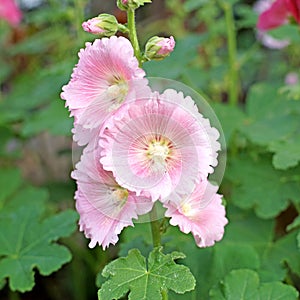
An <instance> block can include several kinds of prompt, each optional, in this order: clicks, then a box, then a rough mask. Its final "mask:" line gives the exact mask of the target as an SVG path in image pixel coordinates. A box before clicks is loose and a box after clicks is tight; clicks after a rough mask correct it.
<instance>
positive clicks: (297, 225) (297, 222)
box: [286, 216, 300, 231]
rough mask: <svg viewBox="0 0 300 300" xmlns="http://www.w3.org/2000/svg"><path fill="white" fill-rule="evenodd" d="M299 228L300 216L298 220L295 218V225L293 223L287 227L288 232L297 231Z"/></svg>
mask: <svg viewBox="0 0 300 300" xmlns="http://www.w3.org/2000/svg"><path fill="white" fill-rule="evenodd" d="M297 227H300V216H298V217H297V218H295V220H294V221H293V223H291V224H290V225H288V226H287V228H286V229H287V230H288V231H290V230H292V229H295V228H297Z"/></svg>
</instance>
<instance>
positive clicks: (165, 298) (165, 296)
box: [161, 290, 168, 300]
mask: <svg viewBox="0 0 300 300" xmlns="http://www.w3.org/2000/svg"><path fill="white" fill-rule="evenodd" d="M161 295H162V300H168V290H162V291H161Z"/></svg>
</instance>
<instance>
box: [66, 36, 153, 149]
mask: <svg viewBox="0 0 300 300" xmlns="http://www.w3.org/2000/svg"><path fill="white" fill-rule="evenodd" d="M144 76H145V72H144V71H143V70H142V69H141V68H139V66H138V61H137V59H136V58H135V56H134V51H133V48H132V45H131V43H130V42H129V41H128V40H127V39H126V38H124V37H115V36H113V37H111V38H103V39H101V40H99V39H97V40H95V41H94V43H93V44H92V43H86V48H85V49H81V50H80V52H79V61H78V64H77V66H76V67H75V68H74V70H73V74H72V76H71V80H70V82H69V83H68V84H67V85H65V86H64V87H63V92H62V93H61V98H62V99H64V100H66V106H68V107H69V110H70V111H71V115H72V116H74V124H75V140H77V141H78V143H79V144H81V145H82V144H85V143H86V142H88V141H89V136H90V135H94V134H95V132H93V130H94V129H96V130H98V129H99V127H101V124H103V122H104V120H105V119H106V118H107V117H108V116H109V115H110V114H111V113H113V112H115V111H116V110H117V109H118V108H119V107H120V106H121V105H122V103H123V102H124V101H125V100H126V99H127V98H130V99H133V98H135V97H136V95H135V94H136V92H140V93H143V91H144V90H145V89H146V90H147V80H146V79H143V77H144ZM148 89H149V88H148ZM95 121H96V122H95ZM76 126H78V132H79V134H78V132H77V130H76ZM76 132H77V134H76Z"/></svg>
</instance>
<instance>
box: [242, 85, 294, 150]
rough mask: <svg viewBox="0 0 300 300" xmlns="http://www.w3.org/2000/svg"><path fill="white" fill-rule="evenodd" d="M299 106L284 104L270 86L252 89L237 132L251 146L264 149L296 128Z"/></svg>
mask: <svg viewBox="0 0 300 300" xmlns="http://www.w3.org/2000/svg"><path fill="white" fill-rule="evenodd" d="M298 107H299V104H297V103H296V101H292V100H287V99H286V98H285V96H284V95H281V94H279V93H278V89H276V88H275V87H274V86H273V85H271V84H267V83H260V84H256V85H254V86H253V87H252V88H251V89H250V91H249V95H248V97H247V102H246V113H247V115H248V116H247V119H246V120H245V122H244V126H242V127H241V128H240V131H241V132H242V133H244V134H245V135H246V137H247V138H249V139H250V141H251V142H253V143H255V144H258V145H262V146H266V145H269V144H270V143H271V142H274V141H278V140H284V139H286V137H287V136H289V135H290V134H291V133H293V132H295V131H296V130H297V128H298V127H299V115H298V113H295V112H298V111H299V108H298Z"/></svg>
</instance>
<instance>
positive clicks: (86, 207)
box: [72, 149, 152, 249]
mask: <svg viewBox="0 0 300 300" xmlns="http://www.w3.org/2000/svg"><path fill="white" fill-rule="evenodd" d="M97 150H99V149H97ZM72 177H73V178H74V179H76V181H77V191H76V194H75V199H76V209H77V211H78V213H79V215H80V220H79V225H80V230H81V231H84V233H85V235H86V237H88V238H90V239H91V241H90V244H89V247H91V248H93V247H95V246H96V244H97V243H98V244H99V245H102V247H103V249H105V248H106V247H108V246H109V244H113V245H114V244H115V243H116V242H117V241H118V239H119V238H118V235H119V234H120V232H121V231H122V230H123V228H124V227H127V226H133V222H132V219H137V217H138V215H141V214H145V213H147V212H149V211H150V210H151V208H152V201H151V200H150V199H149V198H146V197H143V196H139V197H138V196H136V194H135V193H133V192H130V191H128V190H126V189H124V188H123V187H120V186H119V185H118V184H117V183H116V181H115V180H114V177H113V175H112V173H111V172H108V171H105V170H103V168H102V165H101V164H100V162H99V151H96V152H88V151H84V153H83V155H82V157H81V161H80V162H79V163H78V164H77V165H76V170H75V171H73V172H72Z"/></svg>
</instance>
